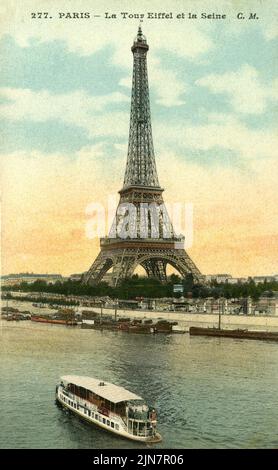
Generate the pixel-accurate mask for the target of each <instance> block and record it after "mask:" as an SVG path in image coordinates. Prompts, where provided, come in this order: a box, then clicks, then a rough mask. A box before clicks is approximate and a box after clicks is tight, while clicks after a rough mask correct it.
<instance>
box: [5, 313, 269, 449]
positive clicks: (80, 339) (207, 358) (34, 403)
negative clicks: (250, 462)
mask: <svg viewBox="0 0 278 470" xmlns="http://www.w3.org/2000/svg"><path fill="white" fill-rule="evenodd" d="M0 339H1V341H0V350H1V358H0V364H1V365H0V367H1V371H0V374H1V375H0V377H1V387H0V403H1V407H2V410H1V426H0V447H2V448H66V449H68V448H91V449H101V448H102V449H104V448H132V447H134V448H138V447H139V446H141V445H142V446H143V447H144V445H143V444H137V443H133V442H132V441H128V440H124V439H122V438H119V437H117V436H113V435H112V434H109V433H106V432H105V431H102V430H100V429H98V428H96V427H94V426H93V425H90V424H87V423H84V422H82V421H80V419H79V418H78V417H76V416H74V415H71V414H69V413H68V412H66V411H63V410H61V409H60V408H58V407H57V406H56V405H55V400H54V392H55V385H56V383H57V382H58V380H59V376H60V375H63V374H80V375H89V376H93V377H98V378H101V379H104V380H107V381H110V382H113V383H115V384H118V385H122V386H124V387H126V388H128V389H129V390H131V391H134V392H135V393H138V394H139V395H141V396H142V397H144V398H145V399H146V400H147V401H148V402H149V403H151V404H153V405H155V406H156V407H157V409H158V417H159V418H158V423H159V426H158V428H159V431H160V432H161V434H162V436H163V442H162V443H161V444H158V445H157V446H156V448H159V447H162V448H273V447H275V448H278V426H277V423H278V345H277V344H276V343H270V342H260V341H248V340H234V339H228V338H203V337H191V338H190V337H189V335H188V334H184V335H172V336H163V335H157V336H151V335H149V336H148V335H129V334H125V333H120V332H119V333H115V332H103V333H102V332H99V331H93V330H81V329H79V328H70V327H64V326H57V325H45V324H34V323H31V322H29V321H26V322H20V323H13V322H6V321H5V320H2V322H1V321H0ZM139 448H140V447H139Z"/></svg>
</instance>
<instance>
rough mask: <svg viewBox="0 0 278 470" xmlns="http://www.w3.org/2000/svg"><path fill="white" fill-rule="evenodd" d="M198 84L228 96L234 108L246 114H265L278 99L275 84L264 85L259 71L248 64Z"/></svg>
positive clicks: (212, 76) (205, 79)
mask: <svg viewBox="0 0 278 470" xmlns="http://www.w3.org/2000/svg"><path fill="white" fill-rule="evenodd" d="M196 84H197V85H199V86H203V87H206V88H208V89H209V90H210V91H211V92H212V93H215V94H219V93H221V94H224V95H226V96H227V98H228V99H229V100H230V103H231V106H232V108H233V109H234V110H235V111H236V112H238V113H244V114H261V113H263V112H265V110H266V107H267V104H268V102H269V101H270V100H271V99H277V97H278V95H277V89H276V90H275V86H274V85H275V84H274V83H271V84H268V85H265V84H263V83H262V82H261V81H260V77H259V72H258V70H256V69H255V68H254V67H251V66H250V65H248V64H245V65H242V66H241V67H240V68H239V69H238V70H237V71H235V72H226V73H224V74H210V75H208V76H206V77H203V78H200V79H199V80H197V81H196Z"/></svg>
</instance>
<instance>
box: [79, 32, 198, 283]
mask: <svg viewBox="0 0 278 470" xmlns="http://www.w3.org/2000/svg"><path fill="white" fill-rule="evenodd" d="M148 49H149V46H148V44H147V41H146V38H145V36H143V34H142V30H141V27H139V29H138V34H137V36H136V38H135V40H134V43H133V46H132V48H131V51H132V53H133V79H132V93H131V113H130V129H129V143H128V154H127V164H126V171H125V177H124V184H123V188H122V189H121V190H120V191H119V194H120V202H119V205H118V208H117V211H116V215H115V218H114V221H113V224H112V227H111V230H110V232H109V235H108V237H104V238H101V239H100V252H99V254H98V256H97V258H96V259H95V261H94V263H93V264H92V266H91V268H90V269H89V271H87V272H86V273H84V275H83V279H82V280H83V283H86V284H97V283H99V282H100V281H101V280H102V279H103V277H104V276H105V275H106V273H107V271H109V275H108V276H105V278H107V277H109V281H108V282H109V283H110V284H111V285H113V286H116V285H117V284H118V283H119V281H121V280H122V279H125V278H128V277H130V276H132V274H133V272H134V270H135V269H136V267H137V266H138V265H141V266H142V267H143V268H144V269H145V271H146V273H147V275H148V276H149V277H155V278H157V279H159V280H160V281H162V282H164V281H166V280H167V276H166V266H167V264H170V265H171V266H173V267H174V268H175V269H176V270H177V271H178V272H179V273H180V274H181V276H182V277H184V276H186V274H188V273H192V275H193V279H194V280H195V281H196V282H202V281H203V276H202V275H201V273H200V271H199V270H198V268H197V267H196V266H195V264H194V263H193V261H192V260H191V259H190V257H189V256H188V254H187V253H186V251H185V250H184V249H183V246H184V244H183V242H184V237H182V236H177V235H176V234H175V233H174V230H173V227H172V223H171V221H170V219H169V216H168V214H167V211H166V208H165V205H164V202H163V198H162V192H163V189H162V188H161V187H160V185H159V182H158V176H157V171H156V164H155V156H154V148H153V139H152V128H151V113H150V102H149V87H148V74H147V52H148ZM169 86H170V84H169Z"/></svg>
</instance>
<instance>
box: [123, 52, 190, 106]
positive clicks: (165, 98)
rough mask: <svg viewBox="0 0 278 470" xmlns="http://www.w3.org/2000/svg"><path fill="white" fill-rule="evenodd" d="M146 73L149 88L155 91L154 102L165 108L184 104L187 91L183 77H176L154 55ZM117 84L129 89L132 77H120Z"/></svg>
mask: <svg viewBox="0 0 278 470" xmlns="http://www.w3.org/2000/svg"><path fill="white" fill-rule="evenodd" d="M148 75H149V83H151V89H152V90H153V91H154V93H155V101H156V103H158V104H160V105H161V106H165V107H167V108H168V107H172V106H181V105H183V104H185V99H184V95H185V94H186V93H187V92H188V85H187V84H186V81H185V78H184V79H183V80H181V79H180V78H178V75H177V73H176V72H175V71H174V70H171V69H169V68H168V69H167V68H165V67H163V66H162V64H161V61H160V60H159V59H158V58H156V57H152V59H151V66H150V67H149V72H148ZM169 84H171V85H169ZM119 85H120V86H123V87H127V88H129V89H131V86H132V77H131V76H127V77H124V78H122V79H121V80H120V81H119Z"/></svg>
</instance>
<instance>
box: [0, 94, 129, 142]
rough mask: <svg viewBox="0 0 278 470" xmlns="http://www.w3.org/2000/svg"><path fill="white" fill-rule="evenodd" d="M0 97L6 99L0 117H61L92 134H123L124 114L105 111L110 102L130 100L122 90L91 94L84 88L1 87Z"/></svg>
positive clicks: (112, 103) (118, 102) (125, 119)
mask: <svg viewBox="0 0 278 470" xmlns="http://www.w3.org/2000/svg"><path fill="white" fill-rule="evenodd" d="M0 96H2V98H4V99H5V102H3V103H2V104H1V105H0V112H1V114H2V117H4V118H6V119H9V120H12V121H24V120H31V121H37V122H44V121H47V120H60V121H62V122H65V123H67V124H74V125H76V126H78V127H83V128H84V129H86V130H87V131H88V133H89V135H90V136H92V137H95V136H101V135H107V136H109V135H125V134H126V129H127V124H126V123H127V119H128V116H127V115H126V113H123V112H120V111H113V110H112V111H111V110H110V111H109V112H107V108H109V106H111V105H115V104H120V103H124V102H129V100H130V98H129V97H128V96H126V95H125V94H123V93H119V92H114V93H110V94H107V95H101V96H91V95H89V94H88V93H87V92H85V91H83V90H77V91H74V92H71V93H67V94H53V93H50V92H49V91H47V90H43V91H32V90H30V89H25V88H1V89H0ZM115 122H117V126H115ZM113 123H114V125H113Z"/></svg>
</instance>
